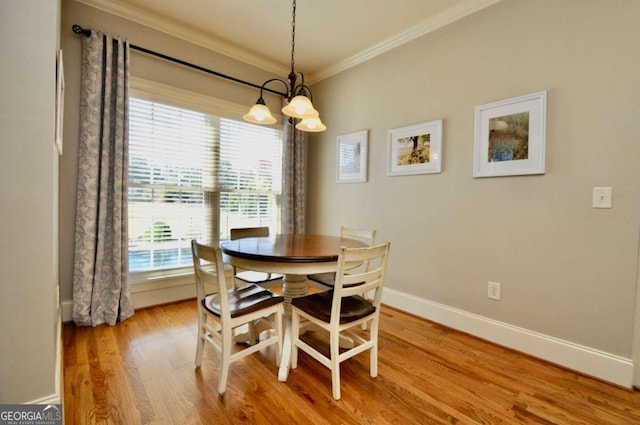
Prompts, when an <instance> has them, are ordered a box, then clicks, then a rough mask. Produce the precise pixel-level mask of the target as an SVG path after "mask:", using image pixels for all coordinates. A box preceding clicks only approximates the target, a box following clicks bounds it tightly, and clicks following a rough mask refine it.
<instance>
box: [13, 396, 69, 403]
mask: <svg viewBox="0 0 640 425" xmlns="http://www.w3.org/2000/svg"><path fill="white" fill-rule="evenodd" d="M22 404H62V400H61V399H60V394H51V395H49V396H46V397H42V398H39V399H37V400H31V401H29V402H27V403H22Z"/></svg>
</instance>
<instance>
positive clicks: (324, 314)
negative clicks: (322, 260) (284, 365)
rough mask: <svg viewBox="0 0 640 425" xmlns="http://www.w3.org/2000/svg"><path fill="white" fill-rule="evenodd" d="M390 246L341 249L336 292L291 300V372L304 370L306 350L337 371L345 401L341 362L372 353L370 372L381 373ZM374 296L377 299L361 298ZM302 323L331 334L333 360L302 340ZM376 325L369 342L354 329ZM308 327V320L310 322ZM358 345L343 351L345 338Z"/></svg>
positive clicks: (335, 381) (336, 394) (335, 386)
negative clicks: (301, 357)
mask: <svg viewBox="0 0 640 425" xmlns="http://www.w3.org/2000/svg"><path fill="white" fill-rule="evenodd" d="M389 245H390V244H389V242H386V243H384V244H382V245H376V246H372V247H367V248H344V247H343V248H341V249H340V254H339V256H338V268H337V272H336V279H335V285H334V287H333V290H331V291H327V292H320V293H317V294H313V295H308V296H306V297H300V298H293V299H292V300H291V321H292V322H291V323H292V341H293V347H292V352H291V368H292V369H295V368H296V367H297V366H298V349H300V350H302V351H304V352H306V353H307V354H309V355H310V356H311V357H313V358H314V359H316V360H318V361H319V362H320V363H322V364H323V365H324V366H325V367H327V368H329V369H330V370H331V382H332V393H333V398H334V399H336V400H339V399H340V363H341V362H343V361H345V360H347V359H349V358H351V357H353V356H355V355H356V354H359V353H362V352H363V351H366V350H370V356H371V358H370V364H369V368H370V370H369V374H370V375H371V377H373V378H375V377H376V376H377V375H378V326H379V319H380V302H381V299H382V288H383V284H384V276H385V270H386V267H387V259H388V256H389ZM362 262H368V264H369V266H368V269H367V270H362V271H360V272H353V267H354V265H357V264H360V263H362ZM369 291H373V292H374V297H373V300H367V299H365V298H363V297H362V296H360V295H359V294H362V293H367V292H369ZM301 319H305V320H307V321H309V322H311V323H313V324H315V325H316V326H318V327H320V328H322V329H324V330H325V331H327V332H328V333H329V351H330V354H329V356H326V355H325V354H323V353H321V352H320V351H319V350H317V349H316V348H314V347H312V346H311V345H309V344H307V343H306V342H304V341H303V340H302V339H300V326H301ZM367 321H371V326H370V329H369V331H368V338H366V336H361V335H366V333H365V332H363V331H362V332H360V333H359V334H356V333H353V332H350V329H352V328H354V327H357V326H360V325H362V324H363V323H365V322H367ZM305 323H306V322H305ZM340 336H345V337H348V338H350V339H351V340H352V341H353V343H354V344H353V347H352V348H349V349H347V350H345V351H343V352H340V351H339V348H340V347H339V338H340Z"/></svg>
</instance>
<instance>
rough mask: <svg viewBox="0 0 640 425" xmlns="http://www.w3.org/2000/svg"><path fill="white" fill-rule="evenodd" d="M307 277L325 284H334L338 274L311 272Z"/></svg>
mask: <svg viewBox="0 0 640 425" xmlns="http://www.w3.org/2000/svg"><path fill="white" fill-rule="evenodd" d="M307 279H309V280H313V281H314V282H318V283H321V284H323V285H325V286H334V285H335V284H336V274H335V273H333V272H329V273H316V274H310V275H308V276H307Z"/></svg>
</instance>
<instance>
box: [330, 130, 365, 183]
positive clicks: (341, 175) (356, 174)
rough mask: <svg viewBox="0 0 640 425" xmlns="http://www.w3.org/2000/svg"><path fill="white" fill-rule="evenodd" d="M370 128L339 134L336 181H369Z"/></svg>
mask: <svg viewBox="0 0 640 425" xmlns="http://www.w3.org/2000/svg"><path fill="white" fill-rule="evenodd" d="M368 133H369V132H368V130H362V131H356V132H354V133H349V134H343V135H340V136H338V141H337V144H336V163H337V164H336V170H337V173H336V181H337V182H338V183H363V182H366V181H367V145H368Z"/></svg>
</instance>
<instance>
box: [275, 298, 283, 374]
mask: <svg viewBox="0 0 640 425" xmlns="http://www.w3.org/2000/svg"><path fill="white" fill-rule="evenodd" d="M274 316H275V317H274V318H273V321H274V322H275V325H276V335H277V336H278V343H277V344H276V347H277V349H276V364H277V365H278V366H280V361H281V360H282V336H283V332H282V316H283V311H282V303H281V304H279V305H278V311H276V313H275V314H274Z"/></svg>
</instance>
